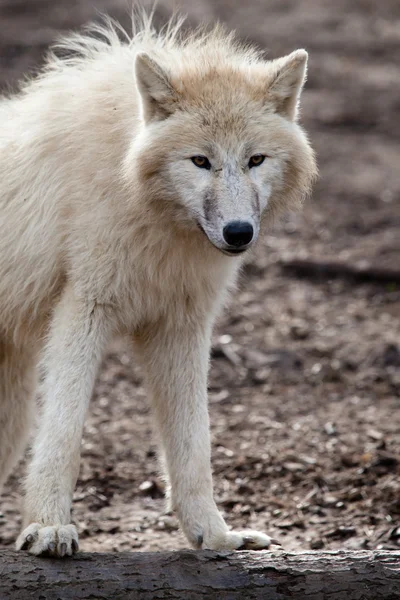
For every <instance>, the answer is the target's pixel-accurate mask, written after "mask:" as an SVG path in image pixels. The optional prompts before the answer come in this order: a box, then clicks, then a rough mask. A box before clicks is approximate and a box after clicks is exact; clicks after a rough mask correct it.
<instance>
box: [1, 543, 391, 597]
mask: <svg viewBox="0 0 400 600" xmlns="http://www.w3.org/2000/svg"><path fill="white" fill-rule="evenodd" d="M100 598H101V599H102V600H122V599H124V600H126V599H128V600H136V599H139V600H157V599H162V598H168V599H173V600H175V599H179V600H200V599H207V600H213V599H216V600H256V599H257V600H258V599H263V600H284V599H286V598H290V599H291V600H297V599H298V600H325V599H326V600H399V599H400V551H354V552H350V551H346V552H344V551H341V552H303V553H298V554H295V553H286V552H283V551H279V552H268V551H264V552H235V553H233V552H211V551H202V552H193V551H189V550H187V551H186V550H185V551H179V552H153V553H149V552H137V553H127V552H124V553H118V554H117V553H116V554H100V553H86V554H85V553H81V554H78V555H77V556H75V557H74V558H71V559H62V560H57V559H49V558H35V557H32V556H30V555H28V554H25V553H16V552H14V551H12V550H3V551H2V552H0V600H28V599H32V600H33V599H34V600H89V599H90V600H95V599H100Z"/></svg>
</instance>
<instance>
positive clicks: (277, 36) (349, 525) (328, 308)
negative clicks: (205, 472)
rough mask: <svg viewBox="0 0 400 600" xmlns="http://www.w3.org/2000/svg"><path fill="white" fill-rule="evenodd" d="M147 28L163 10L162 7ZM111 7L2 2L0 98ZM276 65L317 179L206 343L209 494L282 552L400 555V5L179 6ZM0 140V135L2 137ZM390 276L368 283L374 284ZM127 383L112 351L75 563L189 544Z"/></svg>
mask: <svg viewBox="0 0 400 600" xmlns="http://www.w3.org/2000/svg"><path fill="white" fill-rule="evenodd" d="M159 5H160V6H159V10H158V13H159V17H160V19H162V18H164V17H165V16H167V15H168V14H169V10H170V9H171V6H172V0H171V2H167V1H165V2H163V1H161V2H160V3H159ZM126 7H127V2H126V0H123V1H121V2H119V1H117V0H102V1H96V0H81V1H79V0H0V85H1V86H2V87H3V89H5V88H7V87H8V88H9V87H13V86H14V84H15V82H16V80H17V78H18V77H19V76H20V75H21V74H23V73H26V72H27V71H28V70H30V69H32V68H34V67H35V66H36V65H37V64H38V63H39V62H40V59H41V57H42V55H43V52H44V51H45V49H46V47H47V46H48V44H49V43H50V42H51V41H52V40H53V39H54V38H55V37H56V36H57V34H58V32H59V31H61V30H65V29H69V28H71V27H74V28H76V27H78V26H80V25H81V24H83V23H85V22H86V21H88V20H89V19H92V18H95V17H96V11H97V10H103V11H104V10H109V11H110V12H111V13H112V14H114V15H116V16H118V17H119V18H121V19H122V20H123V21H124V22H127V16H126V14H127V9H126ZM182 7H183V10H184V11H185V12H188V14H189V16H190V18H189V21H190V22H192V23H197V22H198V21H199V20H200V19H202V18H205V19H208V20H211V21H214V20H215V19H217V18H218V19H220V20H222V21H224V22H226V23H227V24H228V25H229V26H231V27H235V28H237V29H238V31H239V33H240V35H241V36H243V37H246V38H248V39H249V40H253V41H255V42H256V43H258V44H259V45H260V46H262V47H264V48H267V49H268V52H269V56H271V57H275V56H278V55H280V54H283V53H288V52H289V51H291V50H293V49H295V48H297V47H305V48H307V49H308V50H309V52H310V66H309V81H308V84H307V88H306V91H305V93H304V96H303V109H302V120H303V123H304V125H305V126H306V128H307V130H308V131H309V133H310V137H311V139H312V141H313V144H314V146H315V148H316V150H317V154H318V160H319V166H320V171H321V177H320V180H319V182H318V184H317V186H316V188H315V192H314V194H313V198H312V200H310V201H309V202H308V204H307V206H306V207H305V210H304V212H303V213H302V214H300V215H296V216H291V217H289V218H288V219H287V220H286V221H285V222H284V223H282V224H281V225H280V226H278V227H277V228H276V229H275V230H274V231H271V233H270V234H269V235H268V236H267V238H266V239H265V240H264V241H263V242H262V243H261V244H260V245H259V247H258V248H257V250H256V252H255V256H253V259H252V260H251V262H250V263H249V264H248V265H247V266H246V268H245V269H244V273H243V277H242V279H241V285H240V290H239V292H238V293H237V294H235V295H234V297H233V299H232V303H231V305H230V307H229V309H228V310H227V311H226V313H225V316H224V317H223V318H222V319H221V320H220V322H219V324H218V327H217V329H216V331H215V337H214V348H213V361H212V367H211V373H210V385H209V389H210V416H211V423H212V442H213V468H214V473H215V492H216V498H217V501H218V504H219V506H220V507H221V509H222V511H223V513H224V515H225V517H226V519H227V521H228V523H229V524H230V525H232V527H243V526H248V527H253V528H259V529H261V530H265V531H267V532H268V533H270V534H272V535H273V536H274V537H276V538H278V539H279V540H280V541H281V542H282V544H283V546H284V548H285V549H288V550H301V549H309V548H314V549H318V548H325V549H336V548H398V547H399V546H400V480H399V470H400V450H399V448H400V445H399V442H400V410H399V409H400V399H399V391H400V346H399V341H400V335H399V333H400V326H399V317H400V284H399V281H400V276H399V272H400V265H399V256H400V234H399V225H400V202H399V199H400V178H399V168H400V151H399V134H400V118H399V117H400V85H399V66H398V58H397V57H398V56H399V55H400V3H399V2H398V0H381V1H380V2H379V3H376V2H375V1H374V0H353V2H351V3H350V2H346V1H345V0H338V1H337V2H330V1H329V0H300V1H299V0H249V2H242V1H239V0H237V1H235V0H218V1H216V0H201V1H198V0H196V1H195V0H186V1H183V2H182ZM0 135H1V134H0ZM299 258H302V259H308V260H310V261H313V262H329V261H335V262H340V264H344V265H350V266H353V267H354V266H355V267H363V268H370V267H373V268H374V269H375V271H372V275H371V277H370V281H367V282H363V281H360V280H358V279H357V278H351V277H344V276H343V274H341V273H340V269H339V273H338V276H337V277H333V276H331V275H329V273H327V272H326V271H324V270H322V271H319V272H318V273H319V274H318V273H317V275H318V276H316V277H313V276H310V274H311V275H312V269H311V273H308V274H307V273H306V274H304V273H303V276H300V275H302V274H301V273H300V271H299V270H298V269H297V270H296V268H294V269H291V270H288V269H286V268H284V265H283V263H285V262H288V261H289V262H290V261H293V260H294V259H299ZM383 268H385V269H392V270H393V277H392V278H391V277H390V276H389V277H388V276H387V275H385V276H384V277H382V278H381V280H379V277H377V274H378V275H379V272H380V270H381V269H383ZM155 452H156V443H155V439H154V436H153V434H152V425H151V419H150V413H149V406H148V403H147V401H146V392H145V390H144V388H143V385H142V378H141V374H140V372H139V370H138V369H137V367H136V366H135V364H134V362H133V361H132V358H131V356H130V355H129V354H128V353H127V351H126V349H125V347H124V346H123V345H121V344H116V345H115V347H114V348H112V349H111V350H110V353H109V354H108V356H107V358H106V360H105V361H104V364H103V367H102V370H101V373H100V375H99V378H98V382H97V385H96V390H95V393H94V398H93V402H92V405H91V410H90V414H89V417H88V419H87V424H86V428H85V434H84V440H83V447H82V468H81V473H80V477H79V481H78V485H77V490H76V493H75V496H74V509H73V512H74V514H73V516H74V519H75V520H76V521H77V522H78V524H79V530H80V540H81V547H82V549H84V550H101V551H107V550H109V551H110V550H130V549H133V548H138V549H141V550H157V549H175V548H181V547H185V546H187V543H186V541H185V539H184V538H183V536H182V534H181V533H180V532H179V531H178V529H177V522H176V519H175V517H174V516H171V515H165V514H164V511H163V509H164V504H163V498H162V493H163V491H162V488H163V486H162V481H161V479H160V478H159V476H158V470H157V462H156V458H155ZM23 470H24V466H23V465H21V466H20V467H19V468H18V470H17V472H16V473H15V474H14V475H13V476H12V477H11V478H10V481H9V483H8V485H7V487H6V489H5V491H4V494H3V496H2V498H1V504H0V509H1V512H0V545H4V546H6V545H9V544H12V543H13V540H14V538H15V536H16V534H17V532H18V529H19V526H20V517H19V506H20V492H21V490H20V481H21V478H22V474H23Z"/></svg>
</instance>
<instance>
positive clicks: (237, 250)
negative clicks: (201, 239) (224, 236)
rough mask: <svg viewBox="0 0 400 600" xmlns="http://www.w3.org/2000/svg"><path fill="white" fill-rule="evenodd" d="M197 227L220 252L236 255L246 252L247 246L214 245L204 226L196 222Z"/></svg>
mask: <svg viewBox="0 0 400 600" xmlns="http://www.w3.org/2000/svg"><path fill="white" fill-rule="evenodd" d="M196 224H197V227H198V228H199V229H200V231H201V232H202V233H203V235H205V237H206V238H207V239H208V241H209V242H210V244H212V245H213V246H214V248H216V249H217V250H219V251H220V252H222V254H225V255H226V256H237V255H238V254H243V252H246V250H248V248H249V247H248V246H247V247H246V248H229V247H228V248H220V247H219V246H216V245H215V244H213V242H212V241H211V240H210V238H209V237H208V235H207V233H206V232H205V230H204V228H203V227H202V225H201V224H200V223H199V222H197V223H196Z"/></svg>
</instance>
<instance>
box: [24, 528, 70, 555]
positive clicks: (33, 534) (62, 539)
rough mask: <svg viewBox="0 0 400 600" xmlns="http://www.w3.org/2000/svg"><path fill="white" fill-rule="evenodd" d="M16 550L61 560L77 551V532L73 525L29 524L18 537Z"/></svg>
mask: <svg viewBox="0 0 400 600" xmlns="http://www.w3.org/2000/svg"><path fill="white" fill-rule="evenodd" d="M16 548H17V550H27V551H28V552H29V553H30V554H35V555H36V556H38V555H43V556H52V557H57V558H62V557H63V556H72V554H75V552H77V551H78V549H79V546H78V532H77V531H76V527H75V525H52V526H47V527H46V526H44V525H40V523H31V524H30V525H28V527H27V528H26V529H24V531H23V532H22V533H21V534H20V535H19V537H18V539H17V542H16Z"/></svg>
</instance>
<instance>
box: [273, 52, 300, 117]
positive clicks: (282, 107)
mask: <svg viewBox="0 0 400 600" xmlns="http://www.w3.org/2000/svg"><path fill="white" fill-rule="evenodd" d="M307 60H308V54H307V52H306V51H305V50H295V51H294V52H292V53H291V54H289V55H288V56H284V57H283V58H278V59H277V60H274V61H273V62H272V67H273V77H272V81H271V82H270V85H269V90H268V98H269V100H270V101H272V103H273V104H274V105H275V109H276V110H277V112H279V113H280V114H281V115H282V116H284V117H286V118H288V119H290V120H291V121H295V120H296V118H297V111H298V104H299V100H300V94H301V91H302V89H303V85H304V82H305V80H306V77H307Z"/></svg>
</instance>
